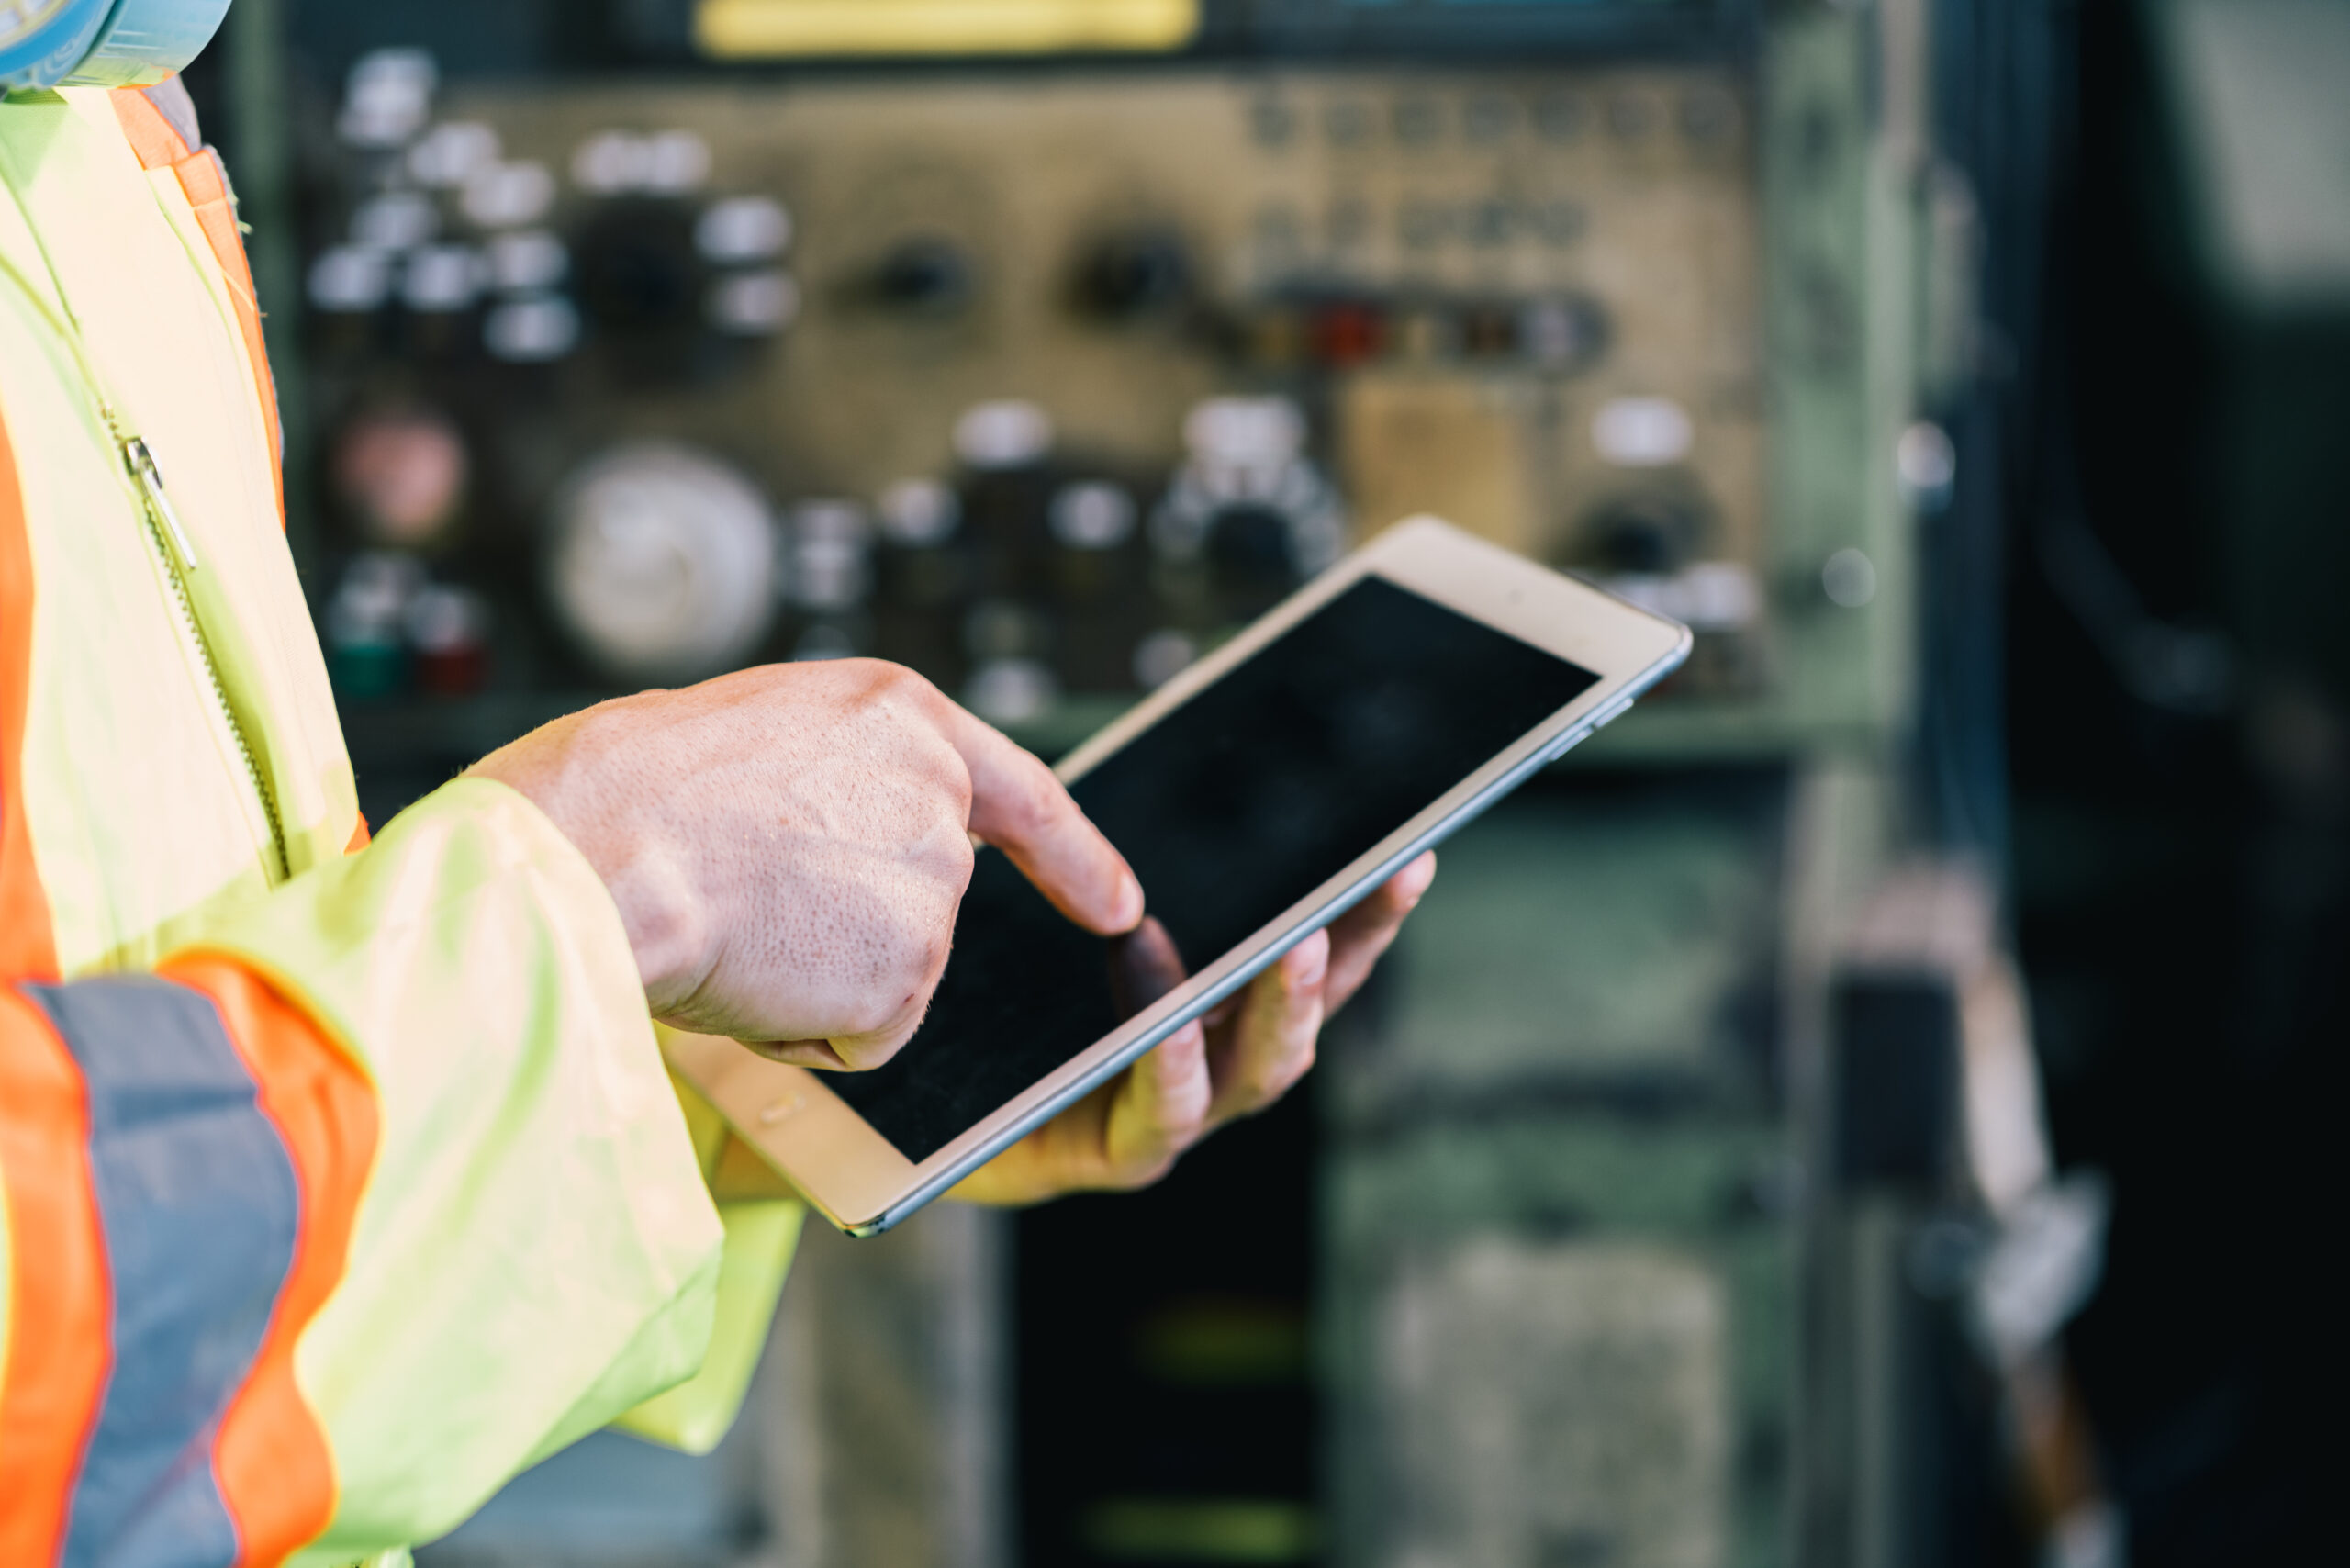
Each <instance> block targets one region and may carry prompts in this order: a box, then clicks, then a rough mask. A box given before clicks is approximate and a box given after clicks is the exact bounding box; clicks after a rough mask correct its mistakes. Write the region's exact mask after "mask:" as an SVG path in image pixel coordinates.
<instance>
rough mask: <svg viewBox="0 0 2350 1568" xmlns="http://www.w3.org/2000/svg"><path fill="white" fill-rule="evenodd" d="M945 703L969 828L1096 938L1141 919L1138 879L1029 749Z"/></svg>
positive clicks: (947, 731) (950, 743)
mask: <svg viewBox="0 0 2350 1568" xmlns="http://www.w3.org/2000/svg"><path fill="white" fill-rule="evenodd" d="M945 706H946V725H945V727H946V739H947V742H948V744H949V745H953V746H954V748H955V749H956V751H957V753H958V754H960V756H962V758H963V766H964V767H966V768H967V769H968V770H969V772H970V775H971V823H970V826H971V831H972V832H973V833H975V834H979V837H981V838H983V839H985V840H986V841H987V842H988V843H990V844H992V845H994V846H996V847H997V848H999V849H1001V850H1002V851H1003V852H1004V853H1005V854H1006V855H1008V856H1010V857H1012V863H1013V865H1015V866H1017V867H1019V868H1020V869H1021V872H1022V873H1023V874H1024V876H1026V877H1027V879H1029V880H1030V881H1032V882H1034V883H1035V884H1036V890H1037V891H1039V892H1041V893H1043V894H1044V895H1045V896H1046V898H1048V899H1050V900H1052V902H1053V907H1054V908H1056V909H1057V910H1059V911H1060V912H1061V913H1063V914H1065V915H1067V916H1069V918H1070V919H1071V920H1073V921H1075V922H1077V924H1080V925H1082V926H1084V927H1085V928H1086V929H1088V930H1090V931H1096V932H1099V933H1101V934H1102V935H1104V936H1114V935H1117V934H1118V933H1119V932H1122V931H1131V930H1133V929H1134V927H1135V924H1136V922H1137V921H1139V920H1141V919H1142V910H1143V898H1142V884H1141V883H1140V882H1137V881H1136V880H1135V874H1134V872H1133V870H1132V869H1131V868H1128V867H1127V865H1126V857H1125V856H1123V855H1121V854H1119V853H1118V852H1117V850H1116V849H1115V848H1114V847H1113V846H1112V845H1111V843H1110V841H1109V840H1108V839H1106V838H1104V837H1102V830H1101V829H1100V828H1097V827H1095V826H1094V825H1093V824H1092V823H1091V822H1089V821H1088V820H1087V819H1086V815H1085V813H1084V812H1082V811H1080V810H1079V809H1078V804H1077V802H1076V801H1072V800H1070V799H1069V791H1068V790H1065V789H1063V788H1062V787H1061V781H1060V780H1059V779H1057V778H1054V777H1053V770H1052V769H1051V768H1049V767H1046V766H1045V765H1044V763H1043V761H1042V760H1041V759H1039V758H1038V757H1037V756H1035V754H1034V753H1033V752H1028V751H1024V750H1022V749H1021V748H1020V747H1019V746H1017V745H1013V743H1012V741H1011V740H1010V738H1009V737H1007V736H1006V735H1005V734H1003V733H1002V731H1000V730H997V729H995V728H993V727H992V726H990V725H989V724H986V723H983V722H980V721H979V719H976V718H974V717H973V716H972V715H971V714H969V713H968V712H966V711H964V710H963V709H962V708H960V707H958V706H957V705H956V704H955V703H954V702H953V701H951V700H950V701H947V702H946V704H945Z"/></svg>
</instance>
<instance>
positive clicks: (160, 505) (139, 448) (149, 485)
mask: <svg viewBox="0 0 2350 1568" xmlns="http://www.w3.org/2000/svg"><path fill="white" fill-rule="evenodd" d="M122 465H123V466H124V467H126V468H128V469H129V470H130V476H131V477H132V478H133V479H135V480H137V481H138V483H139V491H140V494H141V495H143V496H145V497H146V498H147V504H148V505H150V506H151V507H153V508H154V509H155V515H156V516H157V517H159V518H161V519H162V521H163V531H164V532H167V533H169V534H170V535H171V536H172V548H173V550H174V551H176V552H178V554H179V558H180V565H181V566H185V568H187V569H188V570H189V571H191V572H192V571H194V570H196V543H195V542H194V541H193V540H191V539H189V538H188V536H187V530H186V529H185V527H183V526H182V525H181V523H180V514H179V512H178V510H176V509H174V508H173V505H172V498H171V497H169V496H167V495H165V494H164V493H163V471H162V469H161V468H160V467H158V466H156V464H155V454H154V451H153V449H152V448H151V447H150V446H148V444H147V442H146V440H145V438H143V437H140V436H135V435H133V436H125V437H123V438H122Z"/></svg>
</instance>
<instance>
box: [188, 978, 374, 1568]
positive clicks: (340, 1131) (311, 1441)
mask: <svg viewBox="0 0 2350 1568" xmlns="http://www.w3.org/2000/svg"><path fill="white" fill-rule="evenodd" d="M161 972H162V975H163V976H164V978H166V979H168V980H175V981H177V982H178V983H179V984H181V985H185V986H188V987H191V988H192V989H194V990H196V991H202V992H204V994H206V995H207V996H209V997H210V998H211V999H212V1001H213V1004H214V1005H215V1006H217V1007H218V1008H219V1010H220V1021H221V1023H222V1024H223V1025H226V1027H227V1030H228V1035H229V1040H230V1041H231V1042H232V1043H233V1044H234V1045H235V1047H236V1049H237V1054H238V1055H239V1056H240V1057H241V1058H242V1059H243V1061H244V1064H245V1070H247V1071H248V1072H250V1073H252V1078H253V1082H254V1083H255V1084H256V1085H257V1086H259V1089H260V1092H261V1093H260V1098H261V1108H262V1113H263V1114H264V1115H266V1116H267V1117H268V1118H269V1120H270V1122H271V1124H272V1125H273V1126H275V1127H276V1129H277V1135H278V1137H280V1138H281V1139H282V1140H283V1141H284V1142H285V1151H286V1153H287V1155H288V1156H289V1157H290V1158H291V1159H293V1161H294V1170H295V1173H296V1175H297V1178H298V1179H299V1181H300V1182H301V1192H302V1209H301V1214H302V1225H301V1233H300V1235H299V1236H297V1238H296V1239H295V1243H294V1265H293V1267H292V1268H291V1269H289V1270H288V1271H286V1276H285V1284H284V1286H283V1287H282V1288H281V1289H280V1290H279V1293H278V1298H277V1305H276V1307H275V1309H274V1312H273V1313H272V1315H271V1317H270V1323H269V1331H268V1333H267V1334H266V1336H265V1337H264V1338H263V1340H262V1346H261V1352H260V1354H259V1355H257V1356H256V1357H255V1358H254V1359H253V1367H252V1372H250V1373H248V1374H247V1376H246V1380H245V1385H244V1387H243V1388H242V1389H241V1391H239V1393H238V1394H237V1395H236V1396H235V1398H233V1399H232V1400H231V1401H230V1402H229V1409H228V1414H227V1415H226V1416H225V1417H223V1418H222V1420H221V1423H220V1435H219V1438H218V1443H217V1444H216V1446H215V1448H214V1450H213V1473H214V1474H215V1475H216V1476H217V1477H218V1480H219V1484H220V1497H221V1501H222V1502H223V1503H225V1504H226V1505H227V1506H228V1509H229V1518H232V1519H234V1520H235V1521H236V1525H237V1540H238V1543H239V1548H240V1551H239V1556H238V1559H237V1561H238V1562H239V1563H240V1564H263V1563H274V1562H278V1561H280V1560H281V1559H282V1558H284V1557H285V1555H286V1554H287V1553H288V1552H291V1551H294V1550H295V1549H297V1547H300V1546H301V1545H303V1544H304V1543H305V1542H307V1541H309V1540H313V1539H315V1538H316V1537H317V1536H318V1535H319V1532H320V1531H322V1530H324V1529H326V1528H327V1526H328V1524H330V1522H331V1521H332V1520H333V1518H334V1505H335V1475H334V1458H333V1454H332V1452H331V1450H330V1448H329V1446H328V1443H327V1437H326V1433H325V1431H324V1429H323V1428H320V1426H319V1419H318V1416H317V1414H316V1413H315V1412H314V1411H312V1410H311V1408H310V1406H308V1403H306V1402H305V1401H304V1399H303V1398H302V1394H301V1390H300V1389H299V1388H298V1387H297V1385H296V1383H295V1381H294V1347H295V1345H296V1343H297V1341H298V1340H299V1339H300V1338H301V1335H302V1331H303V1330H304V1329H305V1328H307V1327H309V1324H310V1320H311V1318H312V1317H314V1316H317V1314H318V1311H319V1307H320V1306H321V1305H324V1304H325V1302H326V1299H327V1297H328V1295H329V1294H331V1293H332V1291H333V1290H334V1287H335V1285H336V1284H337V1283H338V1282H341V1279H342V1273H343V1269H344V1266H345V1264H346V1263H347V1262H348V1260H349V1258H350V1254H351V1230H352V1224H353V1217H354V1216H355V1215H357V1213H358V1210H359V1197H360V1193H362V1192H363V1191H364V1188H365V1187H366V1184H367V1176H368V1172H369V1171H370V1170H372V1169H373V1167H374V1164H375V1147H376V1137H377V1130H378V1128H377V1117H376V1109H375V1089H374V1087H373V1086H372V1085H371V1084H370V1083H369V1082H368V1081H367V1078H366V1075H365V1074H364V1072H362V1071H361V1070H360V1069H359V1067H358V1065H357V1064H356V1063H355V1062H353V1060H352V1059H351V1058H349V1057H348V1056H346V1055H344V1054H343V1052H342V1051H341V1049H340V1048H339V1047H336V1046H335V1045H334V1044H333V1043H332V1042H331V1041H330V1040H329V1039H328V1038H327V1036H325V1035H324V1034H323V1033H322V1032H321V1031H320V1030H319V1026H318V1025H316V1024H315V1023H313V1022H312V1021H311V1019H310V1017H309V1015H308V1014H305V1013H303V1012H301V1011H300V1010H298V1009H297V1008H296V1007H295V1006H294V1005H293V1004H292V1003H291V1002H287V1001H286V1000H285V998H284V997H283V996H281V995H279V994H278V993H277V992H276V991H274V990H273V989H271V987H270V986H269V985H268V983H267V982H265V981H263V980H261V979H260V978H259V977H258V976H256V975H255V974H254V973H253V972H252V970H251V969H247V968H245V967H244V966H243V965H241V964H240V963H237V962H236V961H235V960H233V959H229V958H219V957H215V956H212V955H209V954H197V955H194V956H190V957H187V958H175V959H173V960H172V961H170V962H169V963H166V964H165V965H164V966H163V968H162V971H161Z"/></svg>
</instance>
